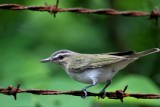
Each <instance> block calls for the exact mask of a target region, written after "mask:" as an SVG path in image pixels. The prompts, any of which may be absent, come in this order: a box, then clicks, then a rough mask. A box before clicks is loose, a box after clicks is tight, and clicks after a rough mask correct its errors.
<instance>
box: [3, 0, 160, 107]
mask: <svg viewBox="0 0 160 107" xmlns="http://www.w3.org/2000/svg"><path fill="white" fill-rule="evenodd" d="M44 2H47V3H48V4H54V3H55V2H56V1H55V0H54V1H53V0H50V1H49V0H48V1H47V0H46V1H42V0H32V1H30V0H7V1H6V0H1V1H0V3H1V4H2V3H17V4H22V5H44ZM59 7H62V8H70V7H83V8H91V9H100V8H113V9H117V10H121V11H123V10H134V11H135V10H140V11H148V12H150V11H151V10H153V9H155V8H160V2H159V0H81V1H78V0H67V1H66V0H60V4H59ZM155 47H157V48H160V28H159V27H156V26H155V21H154V20H149V17H125V16H105V15H95V14H76V13H58V14H57V17H56V18H54V17H53V16H52V15H50V14H49V13H47V12H34V11H11V10H0V87H7V86H9V85H13V86H16V84H18V83H21V88H23V89H52V90H59V91H68V90H80V89H82V88H83V87H84V86H86V84H83V83H79V82H76V81H74V80H72V79H70V78H69V77H68V76H67V75H66V73H65V72H64V70H63V69H62V68H60V67H59V66H57V65H55V64H52V63H48V64H43V63H40V60H41V59H43V58H46V57H48V56H50V55H51V54H52V53H53V52H55V51H57V50H60V49H69V50H72V51H76V52H80V53H106V52H111V51H126V50H135V51H142V50H146V49H150V48H155ZM159 64H160V54H159V53H158V54H153V55H149V56H146V57H143V58H141V59H139V60H137V61H136V62H134V63H132V64H130V65H129V66H128V67H126V68H125V69H123V70H121V71H120V73H118V74H117V75H116V76H115V77H114V78H113V83H112V84H111V85H110V87H109V88H107V91H115V90H117V89H123V88H124V87H125V85H127V84H128V85H129V87H128V90H127V92H130V93H154V94H158V93H159V94H160V91H159V89H160V88H159V87H160V66H159ZM103 86H104V84H99V85H97V86H95V87H93V88H91V89H89V91H92V92H99V90H101V89H102V87H103ZM0 105H1V106H3V107H75V106H76V107H97V106H99V107H106V106H107V107H108V106H111V107H117V106H119V107H128V106H130V107H155V106H157V107H159V106H160V101H159V100H137V99H134V98H125V99H124V103H123V104H122V103H121V102H120V101H119V100H111V99H107V98H106V99H104V100H99V99H97V98H93V97H89V98H86V99H81V98H80V97H73V96H64V95H62V96H36V95H30V94H18V100H17V101H15V100H14V99H13V98H12V97H9V96H5V95H0Z"/></svg>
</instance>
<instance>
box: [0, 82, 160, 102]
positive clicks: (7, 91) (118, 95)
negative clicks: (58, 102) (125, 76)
mask: <svg viewBox="0 0 160 107" xmlns="http://www.w3.org/2000/svg"><path fill="white" fill-rule="evenodd" d="M127 88H128V85H127V86H126V87H125V88H124V90H117V91H115V92H106V97H108V98H109V99H120V100H121V102H123V98H125V97H133V98H137V99H160V95H158V94H133V93H125V91H126V90H127ZM0 93H1V94H4V95H12V96H14V99H15V100H16V99H17V97H16V96H17V94H19V93H30V94H36V95H73V96H83V94H84V93H83V91H81V90H80V91H66V92H62V91H55V90H39V89H29V90H23V89H20V84H18V85H17V87H16V88H14V87H12V86H8V87H7V88H0ZM89 96H94V97H98V98H102V96H103V95H101V94H100V93H92V92H88V96H87V97H89Z"/></svg>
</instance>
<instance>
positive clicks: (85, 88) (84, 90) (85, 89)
mask: <svg viewBox="0 0 160 107" xmlns="http://www.w3.org/2000/svg"><path fill="white" fill-rule="evenodd" d="M96 84H97V83H96V82H93V84H91V85H88V86H86V87H84V88H83V89H82V91H83V93H84V95H82V96H81V97H82V98H84V99H85V98H86V97H87V88H90V87H92V86H95V85H96Z"/></svg>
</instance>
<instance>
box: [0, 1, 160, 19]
mask: <svg viewBox="0 0 160 107" xmlns="http://www.w3.org/2000/svg"><path fill="white" fill-rule="evenodd" d="M0 9H6V10H33V11H47V12H49V13H57V12H74V13H82V14H91V13H93V14H101V15H122V16H135V17H138V16H149V17H150V18H155V17H160V11H159V10H157V9H155V10H152V11H151V12H144V11H118V10H115V9H87V8H58V2H57V4H56V5H45V6H23V5H19V4H0Z"/></svg>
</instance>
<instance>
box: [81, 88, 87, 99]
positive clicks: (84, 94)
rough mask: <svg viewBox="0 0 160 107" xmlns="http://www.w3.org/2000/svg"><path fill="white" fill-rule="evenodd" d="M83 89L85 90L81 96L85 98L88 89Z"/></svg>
mask: <svg viewBox="0 0 160 107" xmlns="http://www.w3.org/2000/svg"><path fill="white" fill-rule="evenodd" d="M82 91H83V95H82V96H81V98H83V99H85V98H86V97H87V95H88V94H87V91H86V89H82Z"/></svg>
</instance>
